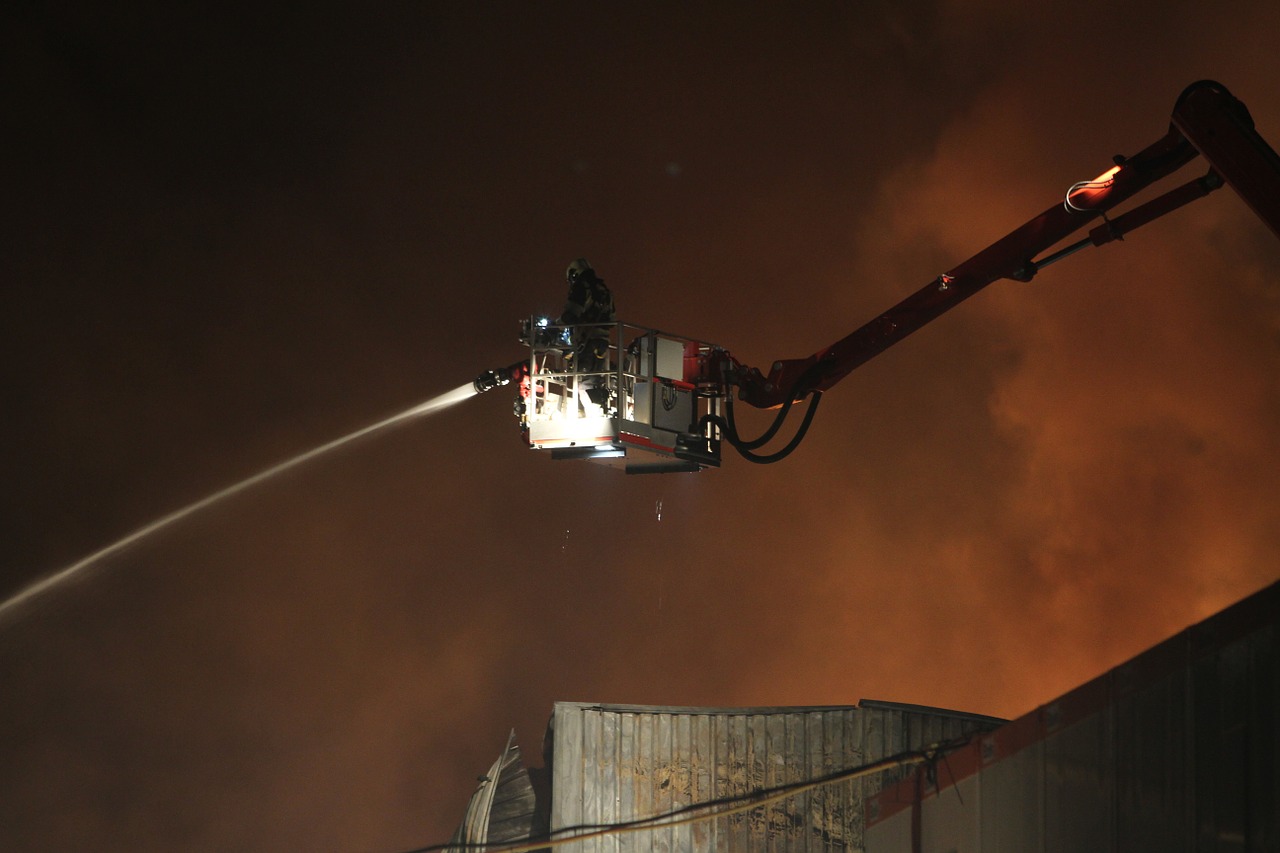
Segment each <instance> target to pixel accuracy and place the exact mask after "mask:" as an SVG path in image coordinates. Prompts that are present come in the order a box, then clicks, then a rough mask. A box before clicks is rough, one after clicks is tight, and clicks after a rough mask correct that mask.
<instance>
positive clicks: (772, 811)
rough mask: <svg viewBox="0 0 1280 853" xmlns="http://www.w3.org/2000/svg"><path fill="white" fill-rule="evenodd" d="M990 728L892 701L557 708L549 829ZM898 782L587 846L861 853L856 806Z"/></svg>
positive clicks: (865, 783) (822, 792) (821, 793)
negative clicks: (803, 705) (827, 704)
mask: <svg viewBox="0 0 1280 853" xmlns="http://www.w3.org/2000/svg"><path fill="white" fill-rule="evenodd" d="M998 722H999V721H996V720H994V719H993V718H990V717H979V716H976V715H965V714H955V713H950V712H945V711H941V710H939V709H925V708H917V707H914V706H905V705H894V704H890V703H872V702H863V703H862V704H861V705H860V706H858V707H845V706H841V707H816V708H737V709H705V708H660V707H649V706H616V705H590V704H582V703H572V702H558V703H556V706H555V712H554V714H553V717H552V725H551V736H552V738H553V741H552V743H553V750H552V768H551V769H552V783H551V797H552V799H551V828H552V830H553V831H554V830H559V829H564V828H566V827H574V826H583V825H600V824H615V823H619V822H623V821H628V820H633V819H636V818H644V817H650V816H653V815H659V814H665V813H667V812H670V811H671V810H672V809H675V808H679V807H681V806H687V805H691V804H694V803H700V802H705V801H707V800H713V799H718V798H722V797H728V796H734V795H741V794H747V793H750V792H753V791H756V790H761V789H766V788H772V787H775V786H778V785H783V784H786V783H790V782H800V781H805V780H808V779H813V778H816V777H820V776H823V775H826V774H830V773H833V772H835V771H838V770H843V769H849V768H854V767H859V766H861V765H864V764H867V763H869V762H872V761H876V760H878V759H881V758H885V757H888V756H891V755H894V754H897V753H900V752H904V751H907V750H912V749H919V748H921V747H924V746H927V745H929V744H932V743H937V742H939V741H944V740H949V739H952V738H956V737H961V736H963V735H966V734H970V733H972V732H975V731H987V730H990V729H992V728H994V727H995V726H996V725H998ZM899 775H900V774H899V773H897V772H888V773H883V774H879V775H878V776H875V777H868V778H864V779H857V780H851V781H845V782H841V783H837V784H833V785H829V786H826V787H823V788H819V789H816V790H813V791H809V792H806V793H801V794H797V795H796V796H794V797H791V798H790V799H787V800H785V801H782V802H779V803H776V804H773V805H771V806H767V807H761V808H757V809H753V810H752V811H750V812H747V813H744V814H739V815H730V816H725V817H720V818H715V819H712V820H706V821H700V822H698V823H693V824H689V825H685V826H676V827H660V828H656V829H646V830H644V831H642V832H634V833H628V834H621V835H613V836H609V837H605V838H599V839H590V840H585V841H581V842H577V843H574V844H571V845H568V846H567V847H566V848H564V849H565V850H567V851H573V853H587V852H588V851H590V852H591V853H595V851H609V852H610V853H615V851H640V850H643V851H658V853H668V851H724V850H732V851H755V850H759V851H771V852H772V851H777V852H778V853H781V851H819V850H822V851H826V850H844V851H861V850H862V849H863V813H864V807H863V803H864V800H865V798H866V797H867V796H868V795H870V794H872V793H874V792H876V791H878V790H880V788H881V786H883V785H884V784H885V783H886V782H887V781H892V780H894V779H896V778H897V777H898V776H899Z"/></svg>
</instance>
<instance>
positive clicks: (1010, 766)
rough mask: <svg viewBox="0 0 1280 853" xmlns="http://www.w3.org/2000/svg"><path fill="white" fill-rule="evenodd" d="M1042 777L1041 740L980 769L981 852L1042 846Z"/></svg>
mask: <svg viewBox="0 0 1280 853" xmlns="http://www.w3.org/2000/svg"><path fill="white" fill-rule="evenodd" d="M1043 779H1044V744H1043V743H1035V744H1032V745H1031V746H1029V747H1027V748H1026V749H1023V750H1021V751H1020V752H1017V753H1015V754H1013V755H1011V756H1009V757H1008V758H1003V759H1001V760H1000V761H998V762H996V763H995V764H992V765H991V766H989V767H987V768H985V769H984V770H983V771H982V821H981V850H982V853H1041V851H1043V850H1044V837H1043V829H1044V810H1043V799H1044V797H1043V795H1044V785H1043Z"/></svg>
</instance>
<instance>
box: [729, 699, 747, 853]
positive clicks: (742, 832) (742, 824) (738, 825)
mask: <svg viewBox="0 0 1280 853" xmlns="http://www.w3.org/2000/svg"><path fill="white" fill-rule="evenodd" d="M727 722H728V723H729V789H728V790H727V791H726V792H725V794H726V795H734V794H741V793H743V792H745V791H746V790H748V788H749V787H750V783H749V781H748V773H749V770H748V763H747V762H748V760H749V757H748V753H747V738H748V723H749V718H748V717H745V716H733V717H729V718H728V720H727ZM750 843H751V827H750V825H749V824H748V822H747V817H746V815H742V814H736V815H730V816H729V849H730V850H746V849H747V848H748V845H749V844H750Z"/></svg>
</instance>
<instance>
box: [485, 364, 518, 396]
mask: <svg viewBox="0 0 1280 853" xmlns="http://www.w3.org/2000/svg"><path fill="white" fill-rule="evenodd" d="M528 369H529V366H528V365H527V364H525V363H524V362H523V361H517V362H516V363H515V364H513V365H511V366H510V367H497V368H494V369H493V370H486V371H485V372H484V373H481V374H480V375H479V376H477V377H476V378H475V381H474V382H473V383H472V384H473V385H475V388H476V393H477V394H483V393H484V392H485V391H492V390H493V389H494V388H499V387H501V386H503V385H507V384H509V383H511V382H512V381H513V380H515V379H517V378H519V377H521V376H523V375H524V373H525V371H526V370H528Z"/></svg>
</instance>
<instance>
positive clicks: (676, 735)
mask: <svg viewBox="0 0 1280 853" xmlns="http://www.w3.org/2000/svg"><path fill="white" fill-rule="evenodd" d="M674 722H675V725H674V727H673V730H672V743H673V746H672V751H673V752H674V753H675V756H676V760H677V763H678V765H679V773H678V775H677V776H676V780H675V783H673V784H672V800H671V803H672V806H673V807H674V808H683V807H685V806H690V805H693V804H694V803H696V802H698V778H697V773H696V770H697V767H698V754H697V750H696V747H695V739H694V730H693V717H691V716H690V715H689V714H681V715H679V716H678V717H676V718H675V721H674ZM699 825H700V824H697V823H694V824H688V825H686V826H682V827H680V828H678V829H675V830H673V833H674V835H673V838H672V842H671V849H672V850H674V851H676V853H691V851H692V850H693V830H694V827H696V826H699Z"/></svg>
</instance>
